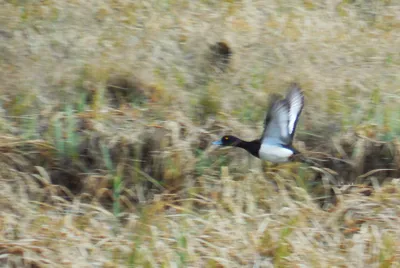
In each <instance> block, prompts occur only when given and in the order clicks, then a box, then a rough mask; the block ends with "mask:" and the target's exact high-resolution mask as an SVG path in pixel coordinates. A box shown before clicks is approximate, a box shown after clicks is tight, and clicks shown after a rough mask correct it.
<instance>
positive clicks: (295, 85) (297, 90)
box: [286, 83, 304, 107]
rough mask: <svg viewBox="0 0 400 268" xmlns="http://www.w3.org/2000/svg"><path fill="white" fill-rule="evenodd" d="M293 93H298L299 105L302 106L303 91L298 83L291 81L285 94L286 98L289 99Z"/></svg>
mask: <svg viewBox="0 0 400 268" xmlns="http://www.w3.org/2000/svg"><path fill="white" fill-rule="evenodd" d="M294 94H299V95H300V99H301V106H302V107H303V106H304V92H303V90H302V89H301V87H300V85H299V84H298V83H292V84H291V85H290V86H289V89H288V93H287V94H286V99H287V100H288V99H291V98H292V97H293V95H294Z"/></svg>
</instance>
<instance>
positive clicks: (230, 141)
mask: <svg viewBox="0 0 400 268" xmlns="http://www.w3.org/2000/svg"><path fill="white" fill-rule="evenodd" d="M240 143H242V140H241V139H239V138H237V137H235V136H231V135H226V136H223V137H222V138H221V139H220V140H218V141H214V142H213V143H212V144H214V145H219V146H238V145H239V144H240Z"/></svg>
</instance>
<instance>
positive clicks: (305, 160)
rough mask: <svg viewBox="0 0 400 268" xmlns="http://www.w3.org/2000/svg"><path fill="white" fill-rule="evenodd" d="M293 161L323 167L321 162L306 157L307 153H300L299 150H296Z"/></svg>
mask: <svg viewBox="0 0 400 268" xmlns="http://www.w3.org/2000/svg"><path fill="white" fill-rule="evenodd" d="M293 161H297V162H301V163H305V164H308V165H310V166H314V167H319V168H323V166H322V165H321V164H320V163H318V162H316V161H314V160H312V159H311V158H309V157H306V156H305V155H303V154H302V153H300V152H299V151H297V150H295V153H294V155H293Z"/></svg>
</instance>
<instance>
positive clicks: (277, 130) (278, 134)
mask: <svg viewBox="0 0 400 268" xmlns="http://www.w3.org/2000/svg"><path fill="white" fill-rule="evenodd" d="M289 108H290V107H289V105H288V102H287V101H286V100H274V101H273V103H272V106H271V107H270V109H269V111H268V114H267V116H266V118H265V128H264V133H263V136H262V138H261V142H262V143H269V144H287V143H288V142H289V141H290V133H289V132H288V124H289Z"/></svg>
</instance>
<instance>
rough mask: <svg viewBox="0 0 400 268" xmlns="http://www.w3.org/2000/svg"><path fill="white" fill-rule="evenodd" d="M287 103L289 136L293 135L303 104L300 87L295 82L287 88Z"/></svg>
mask: <svg viewBox="0 0 400 268" xmlns="http://www.w3.org/2000/svg"><path fill="white" fill-rule="evenodd" d="M285 100H286V101H287V102H288V104H289V115H288V116H289V123H288V132H289V135H290V136H291V137H293V135H294V133H295V131H296V126H297V121H298V118H299V116H300V114H301V111H302V110H303V106H304V95H303V92H302V91H301V89H300V87H299V86H298V85H296V84H293V85H292V86H291V88H290V89H289V92H288V94H287V96H286V99H285Z"/></svg>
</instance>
